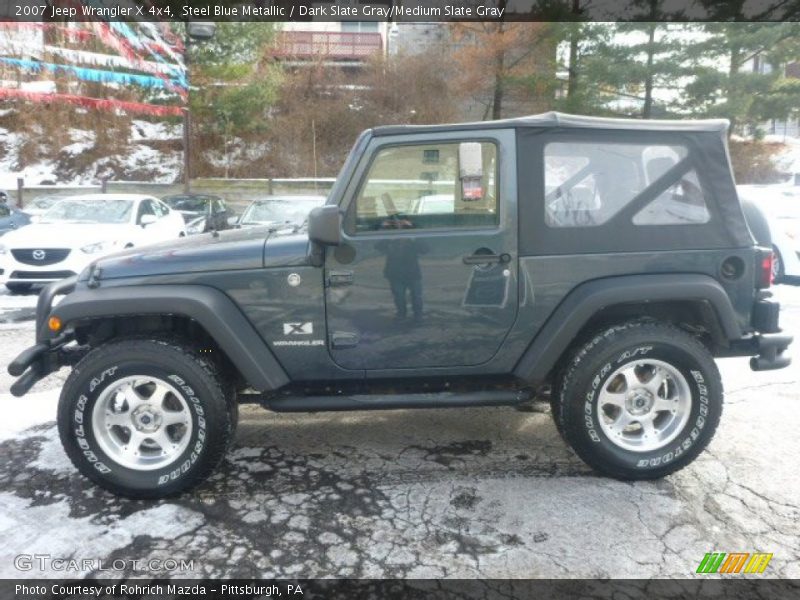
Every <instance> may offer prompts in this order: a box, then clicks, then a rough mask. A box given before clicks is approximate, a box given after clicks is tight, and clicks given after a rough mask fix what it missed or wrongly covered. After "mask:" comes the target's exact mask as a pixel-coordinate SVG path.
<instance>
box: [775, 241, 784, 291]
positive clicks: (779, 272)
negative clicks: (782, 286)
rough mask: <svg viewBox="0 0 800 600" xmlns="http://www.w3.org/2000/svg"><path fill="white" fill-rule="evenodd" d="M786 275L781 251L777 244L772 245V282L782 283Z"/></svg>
mask: <svg viewBox="0 0 800 600" xmlns="http://www.w3.org/2000/svg"><path fill="white" fill-rule="evenodd" d="M784 277H786V271H785V268H784V266H783V258H782V257H781V251H780V250H778V248H777V247H776V246H773V247H772V282H773V283H781V282H782V281H783V279H784Z"/></svg>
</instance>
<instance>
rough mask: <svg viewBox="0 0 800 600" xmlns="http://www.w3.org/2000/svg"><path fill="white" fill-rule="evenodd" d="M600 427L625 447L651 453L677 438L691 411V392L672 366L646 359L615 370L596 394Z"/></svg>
mask: <svg viewBox="0 0 800 600" xmlns="http://www.w3.org/2000/svg"><path fill="white" fill-rule="evenodd" d="M597 406H598V419H599V421H600V428H601V429H602V430H603V432H604V433H605V434H606V436H607V437H608V439H609V440H611V442H613V443H614V444H615V445H617V446H619V447H620V448H623V449H625V450H631V451H633V452H650V451H653V450H658V449H659V448H662V447H664V446H666V445H667V444H669V443H670V442H671V441H672V440H674V439H675V438H676V437H677V436H678V434H679V433H680V432H681V431H682V430H683V428H684V426H685V425H686V422H687V421H688V420H689V415H690V413H691V412H692V392H691V389H690V388H689V383H688V382H687V381H686V378H685V377H684V376H683V374H681V372H680V371H678V370H677V369H676V368H675V367H673V366H672V365H670V364H668V363H665V362H663V361H660V360H654V359H647V360H638V361H634V362H630V363H628V364H626V365H624V366H622V367H620V368H619V369H617V370H616V371H614V372H613V373H612V374H611V375H610V376H609V377H608V378H607V379H606V380H605V381H604V382H603V385H602V387H601V388H600V392H599V394H598V396H597Z"/></svg>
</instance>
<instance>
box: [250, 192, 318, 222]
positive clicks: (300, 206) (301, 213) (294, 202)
mask: <svg viewBox="0 0 800 600" xmlns="http://www.w3.org/2000/svg"><path fill="white" fill-rule="evenodd" d="M324 203H325V199H324V198H320V199H319V200H317V199H308V198H302V199H298V198H282V199H277V198H275V199H272V200H260V201H258V202H255V203H253V204H251V205H250V206H249V207H247V210H245V211H244V214H243V215H242V223H277V224H281V223H291V224H293V225H302V224H303V222H305V220H306V219H307V218H308V213H310V212H311V209H312V208H315V207H317V206H322V205H323V204H324Z"/></svg>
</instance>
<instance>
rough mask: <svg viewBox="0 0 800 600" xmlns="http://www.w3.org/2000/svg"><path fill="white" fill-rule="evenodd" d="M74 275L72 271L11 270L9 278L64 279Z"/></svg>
mask: <svg viewBox="0 0 800 600" xmlns="http://www.w3.org/2000/svg"><path fill="white" fill-rule="evenodd" d="M73 275H75V272H74V271H12V273H11V275H9V276H8V278H9V279H53V280H58V279H66V278H67V277H72V276H73Z"/></svg>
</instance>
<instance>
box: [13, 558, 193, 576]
mask: <svg viewBox="0 0 800 600" xmlns="http://www.w3.org/2000/svg"><path fill="white" fill-rule="evenodd" d="M14 566H15V567H16V568H17V570H19V571H60V572H65V573H99V572H117V571H123V572H128V573H131V572H133V573H153V572H162V573H163V572H170V571H194V560H185V559H182V558H180V559H178V558H165V559H160V558H150V559H147V560H139V559H124V558H115V559H114V560H102V559H99V558H64V557H59V556H53V555H52V554H17V555H16V556H15V557H14Z"/></svg>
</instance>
